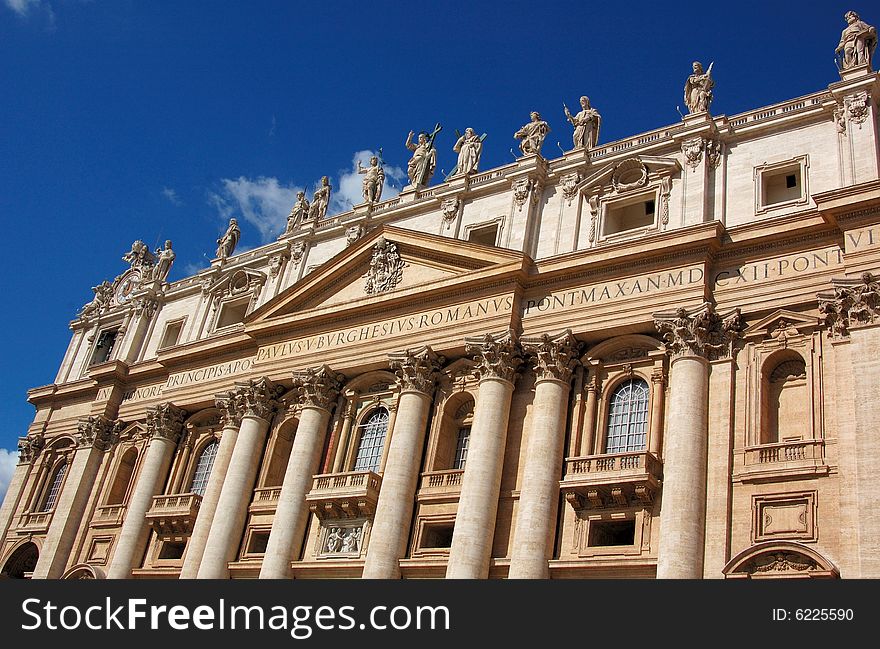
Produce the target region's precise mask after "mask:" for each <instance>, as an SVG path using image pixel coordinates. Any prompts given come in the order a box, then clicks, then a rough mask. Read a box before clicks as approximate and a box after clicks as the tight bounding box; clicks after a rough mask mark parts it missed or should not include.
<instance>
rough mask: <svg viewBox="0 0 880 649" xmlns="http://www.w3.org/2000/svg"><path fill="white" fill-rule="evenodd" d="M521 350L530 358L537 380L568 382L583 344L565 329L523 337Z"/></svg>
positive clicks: (578, 360) (577, 363)
mask: <svg viewBox="0 0 880 649" xmlns="http://www.w3.org/2000/svg"><path fill="white" fill-rule="evenodd" d="M520 342H521V344H522V348H523V351H524V352H525V353H526V355H527V356H528V357H529V358H530V359H531V360H532V364H533V366H534V369H535V374H536V375H537V377H538V380H541V379H556V380H558V381H564V382H566V383H567V382H568V381H569V380H570V379H571V373H572V372H573V371H574V369H575V368H576V367H577V366H578V365H579V364H580V352H581V349H582V347H583V344H582V343H581V342H579V341H578V340H577V339H576V338H575V337H574V336H573V335H572V333H571V330H570V329H566V330H565V331H563V332H562V333H561V334H558V335H556V336H550V335H549V334H543V335H541V336H538V337H536V338H523V339H522V340H521V341H520Z"/></svg>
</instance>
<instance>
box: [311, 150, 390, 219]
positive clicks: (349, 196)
mask: <svg viewBox="0 0 880 649" xmlns="http://www.w3.org/2000/svg"><path fill="white" fill-rule="evenodd" d="M374 155H376V154H375V153H374V152H373V151H370V150H366V151H358V152H357V153H355V154H354V156H352V159H351V169H350V170H348V171H340V172H339V179H338V180H337V183H336V186H335V187H334V190H333V194H332V195H331V196H330V209H329V210H327V214H328V215H330V214H338V213H340V212H345V211H347V210H350V209H351V208H352V206H353V205H357V204H358V203H363V202H364V194H363V191H362V187H363V184H362V180H363V176H362V175H360V174H359V173H358V172H357V163H358V160H360V161H361V164H363V165H364V166H366V165H368V164H370V158H371V157H372V156H374ZM383 168H384V169H385V188H384V189H383V190H382V200H385V199H388V198H394V197H395V196H397V195H398V194H399V193H400V188H401V187H402V186H403V182H404V181H405V180H406V172H405V171H404V170H403V169H401V168H400V167H393V166H389V165H384V167H383Z"/></svg>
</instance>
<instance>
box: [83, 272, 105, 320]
mask: <svg viewBox="0 0 880 649" xmlns="http://www.w3.org/2000/svg"><path fill="white" fill-rule="evenodd" d="M92 291H93V292H94V294H95V297H94V298H93V299H92V301H91V302H89V303H88V304H86V305H85V306H84V307H83V308H82V309H80V311H79V314H78V316H79V317H80V318H84V317H86V316H90V315H92V314H95V313H101V312H102V311H103V310H104V309H106V308H107V307H108V306H110V300H111V299H112V298H113V285H112V284H111V283H110V282H108V281H107V280H104V281H103V282H101V283H100V284H98V285H97V286H93V287H92Z"/></svg>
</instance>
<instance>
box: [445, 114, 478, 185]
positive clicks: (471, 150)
mask: <svg viewBox="0 0 880 649" xmlns="http://www.w3.org/2000/svg"><path fill="white" fill-rule="evenodd" d="M455 133H456V135H458V131H456V132H455ZM485 139H486V135H485V133H484V134H483V135H482V136H478V135H477V134H476V133H475V132H474V129H472V128H470V127H468V128H466V129H464V135H459V137H458V141H456V143H455V146H453V147H452V150H453V151H455V152H456V153H457V154H458V164H457V165H456V166H455V169H453V170H452V173H451V174H449V176H448V177H449V178H451V177H452V176H460V175H462V174H475V173H477V169H478V167H479V166H480V155H481V154H482V153H483V140H485Z"/></svg>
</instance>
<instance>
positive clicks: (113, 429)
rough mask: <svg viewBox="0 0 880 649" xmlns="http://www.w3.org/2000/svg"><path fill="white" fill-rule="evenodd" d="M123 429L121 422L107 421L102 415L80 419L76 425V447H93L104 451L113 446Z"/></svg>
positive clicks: (123, 425)
mask: <svg viewBox="0 0 880 649" xmlns="http://www.w3.org/2000/svg"><path fill="white" fill-rule="evenodd" d="M124 427H125V424H124V423H123V422H121V421H113V420H111V419H107V417H104V416H103V415H98V416H95V417H86V418H84V419H80V420H79V423H78V424H77V446H79V447H80V448H88V447H90V446H94V447H95V448H97V449H98V450H101V451H104V450H106V449H108V448H110V447H111V446H112V445H113V443H114V441H115V439H116V437H117V436H118V434H119V432H120V431H121V430H122V429H123V428H124Z"/></svg>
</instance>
